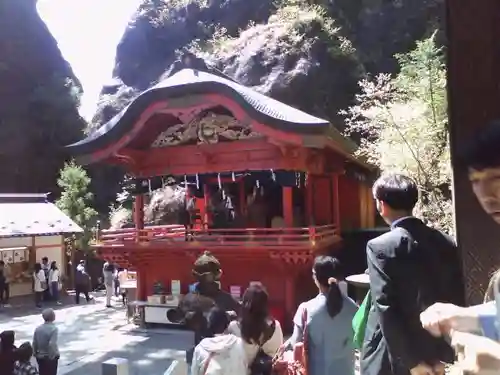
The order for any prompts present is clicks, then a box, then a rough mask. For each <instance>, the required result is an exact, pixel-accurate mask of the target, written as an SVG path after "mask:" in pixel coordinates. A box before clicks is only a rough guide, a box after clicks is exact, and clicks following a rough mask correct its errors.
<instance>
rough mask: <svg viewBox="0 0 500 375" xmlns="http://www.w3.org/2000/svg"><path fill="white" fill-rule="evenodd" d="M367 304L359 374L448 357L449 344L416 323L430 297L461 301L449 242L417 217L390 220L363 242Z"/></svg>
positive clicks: (401, 373)
mask: <svg viewBox="0 0 500 375" xmlns="http://www.w3.org/2000/svg"><path fill="white" fill-rule="evenodd" d="M366 252H367V261H368V272H369V275H370V291H371V294H372V306H371V309H370V313H369V315H368V322H367V327H366V331H365V339H364V343H363V348H362V351H361V374H363V375H389V374H394V375H407V374H409V373H410V371H409V370H410V369H411V368H413V367H414V366H416V365H417V364H418V363H420V362H424V363H428V364H435V363H437V362H439V361H446V362H448V361H453V357H454V354H453V350H452V349H451V347H450V346H449V345H448V344H447V343H446V342H445V341H444V340H443V339H441V338H435V337H433V336H431V335H430V334H429V333H428V332H427V331H425V330H424V329H423V328H422V325H421V323H420V313H421V312H422V311H423V310H425V309H426V308H427V307H429V306H430V305H432V304H433V303H435V302H452V303H457V304H462V303H463V288H462V281H461V280H462V273H461V267H460V262H459V260H458V251H457V247H456V245H455V242H454V241H453V239H452V238H451V237H448V236H446V235H444V234H442V233H441V232H439V231H437V230H434V229H432V228H429V227H427V226H426V225H425V224H424V223H423V222H422V221H420V220H419V219H417V218H414V217H409V218H405V219H402V220H400V221H399V222H396V223H395V224H394V225H393V228H392V230H391V231H390V232H387V233H385V234H383V235H381V236H379V237H377V238H375V239H373V240H371V241H369V242H368V244H367V250H366Z"/></svg>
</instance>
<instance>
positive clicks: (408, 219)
mask: <svg viewBox="0 0 500 375" xmlns="http://www.w3.org/2000/svg"><path fill="white" fill-rule="evenodd" d="M499 144H500V123H493V124H491V125H490V126H488V127H486V128H485V129H484V131H483V132H482V133H481V134H480V135H479V136H478V138H476V139H474V140H473V143H472V145H471V146H470V148H469V149H467V152H466V153H464V157H463V160H464V167H466V168H468V172H469V176H470V180H471V184H472V189H473V191H474V193H475V195H476V197H477V198H478V200H479V202H480V204H481V206H482V207H483V209H484V210H485V211H486V212H487V213H488V214H489V215H490V216H491V217H492V218H493V219H494V220H495V221H496V222H497V223H499V224H500V214H499V212H500V186H499V185H498V184H499V183H498V181H499V179H500V154H498V152H497V148H498V145H499ZM419 195H420V194H419V189H418V187H417V185H416V183H415V182H414V181H413V180H412V179H411V178H409V177H407V176H404V175H401V174H387V175H383V176H381V177H380V178H379V179H378V180H377V181H376V182H375V184H374V186H373V196H374V199H375V202H376V206H377V210H378V212H379V213H380V215H381V217H382V218H383V219H384V220H385V221H386V222H387V224H388V225H389V226H390V231H388V232H387V233H385V234H383V235H381V236H379V237H377V238H375V239H373V240H370V241H369V242H368V243H367V249H366V254H367V265H368V269H367V274H368V275H369V292H368V294H367V296H366V298H365V302H366V303H363V304H361V306H360V307H358V306H357V305H356V304H355V303H354V302H353V301H352V300H351V299H350V298H349V297H348V296H346V295H345V293H343V292H342V291H341V289H340V288H339V281H340V280H341V279H342V274H341V273H340V272H339V269H340V265H339V263H338V260H336V259H335V258H332V257H325V256H321V257H317V258H316V259H315V261H314V264H313V269H312V277H313V280H314V282H315V283H316V285H317V287H318V295H317V296H316V297H315V298H313V299H311V300H309V301H307V302H304V303H302V304H301V305H300V306H299V308H298V310H297V312H296V314H295V317H294V319H293V326H294V330H293V335H292V337H291V338H290V339H289V340H288V341H286V342H283V334H282V330H281V327H280V324H279V322H278V321H276V320H274V319H273V318H272V317H271V316H270V314H269V310H268V306H267V301H268V296H267V293H266V292H265V288H264V287H263V286H262V285H260V284H253V285H251V286H250V287H249V288H248V289H247V290H246V291H245V293H244V295H243V300H242V304H241V306H240V307H239V309H240V311H238V312H237V313H236V315H237V316H238V317H237V318H236V320H234V321H230V317H229V316H228V314H226V312H225V310H227V309H223V308H221V306H215V307H212V308H211V310H210V311H209V313H208V317H207V324H208V330H207V335H206V336H205V337H204V338H203V339H201V340H200V341H199V343H198V344H197V346H196V348H195V350H194V354H193V359H192V364H191V374H192V375H210V374H213V375H214V374H219V375H220V374H242V375H243V374H247V375H248V374H250V375H257V374H271V373H275V374H276V373H279V371H277V370H276V369H273V364H275V363H277V362H276V358H277V357H279V356H280V353H283V351H286V349H290V348H291V347H293V346H294V345H296V344H297V343H300V342H302V343H303V345H304V347H305V353H306V356H305V358H306V359H307V360H305V361H304V366H306V368H307V373H308V374H309V375H335V374H338V375H348V374H354V372H355V370H354V351H355V349H356V347H357V346H358V344H359V347H358V348H359V349H360V374H361V375H441V374H444V373H445V369H446V367H447V364H448V365H451V364H453V366H455V367H454V368H455V369H457V370H458V371H459V372H460V373H467V374H496V373H500V343H499V340H500V334H499V330H500V322H499V321H498V311H497V305H498V304H500V285H499V283H500V271H497V272H496V273H495V274H494V275H493V277H492V278H491V281H490V285H489V287H488V291H487V293H486V297H485V303H484V304H482V305H478V306H472V307H463V306H464V303H465V298H464V293H463V291H464V288H463V283H462V279H463V273H462V269H461V262H460V258H459V254H458V248H457V245H456V242H455V241H454V239H453V238H451V237H450V236H448V235H446V234H444V233H441V232H440V231H438V230H436V229H433V228H431V227H429V226H427V225H426V224H425V223H424V222H423V221H421V220H420V219H418V218H416V217H415V216H413V211H414V207H415V206H416V204H417V202H418V199H419ZM495 299H496V302H495ZM359 322H361V324H359ZM356 335H360V337H361V340H360V342H359V343H357V342H356V340H355V336H356ZM273 358H274V359H273ZM288 358H290V356H289V357H288ZM457 358H458V360H457Z"/></svg>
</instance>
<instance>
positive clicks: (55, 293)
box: [49, 261, 61, 305]
mask: <svg viewBox="0 0 500 375" xmlns="http://www.w3.org/2000/svg"><path fill="white" fill-rule="evenodd" d="M60 281H61V273H60V271H59V268H57V263H56V262H55V261H53V262H52V263H51V264H50V270H49V288H50V294H51V296H52V300H53V301H56V303H57V304H58V305H59V304H60V303H61V302H60V301H59V283H60Z"/></svg>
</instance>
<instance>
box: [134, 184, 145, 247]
mask: <svg viewBox="0 0 500 375" xmlns="http://www.w3.org/2000/svg"><path fill="white" fill-rule="evenodd" d="M134 223H135V229H136V230H138V231H140V230H142V229H144V196H143V195H142V194H140V195H136V196H135V201H134ZM137 240H139V238H137Z"/></svg>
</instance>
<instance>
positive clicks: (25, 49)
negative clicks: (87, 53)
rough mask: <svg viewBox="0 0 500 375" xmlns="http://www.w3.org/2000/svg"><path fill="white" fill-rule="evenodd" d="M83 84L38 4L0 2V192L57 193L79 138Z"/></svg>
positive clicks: (14, 1) (24, 1)
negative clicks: (70, 149)
mask: <svg viewBox="0 0 500 375" xmlns="http://www.w3.org/2000/svg"><path fill="white" fill-rule="evenodd" d="M78 91H79V83H78V82H77V80H76V79H75V77H74V75H73V72H72V70H71V67H70V66H69V64H68V63H67V62H66V61H65V60H64V58H63V57H62V55H61V52H60V51H59V48H58V47H57V43H56V41H55V40H54V38H53V37H52V35H51V34H50V32H49V30H48V29H47V27H46V26H45V24H44V22H43V21H42V20H41V19H40V17H39V15H38V13H37V10H36V1H34V0H31V1H29V0H23V1H19V0H2V1H0V98H1V100H0V175H1V176H2V178H1V179H0V192H11V193H12V192H49V191H51V192H53V191H57V186H56V180H57V174H58V170H59V169H60V168H61V167H62V166H63V163H64V160H65V158H67V157H68V155H66V154H65V152H64V147H63V146H64V145H66V144H69V143H71V142H74V141H76V140H78V139H79V138H80V137H81V135H82V130H83V129H84V125H85V124H84V121H83V120H82V119H81V118H80V116H79V114H78V111H77V102H78Z"/></svg>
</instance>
